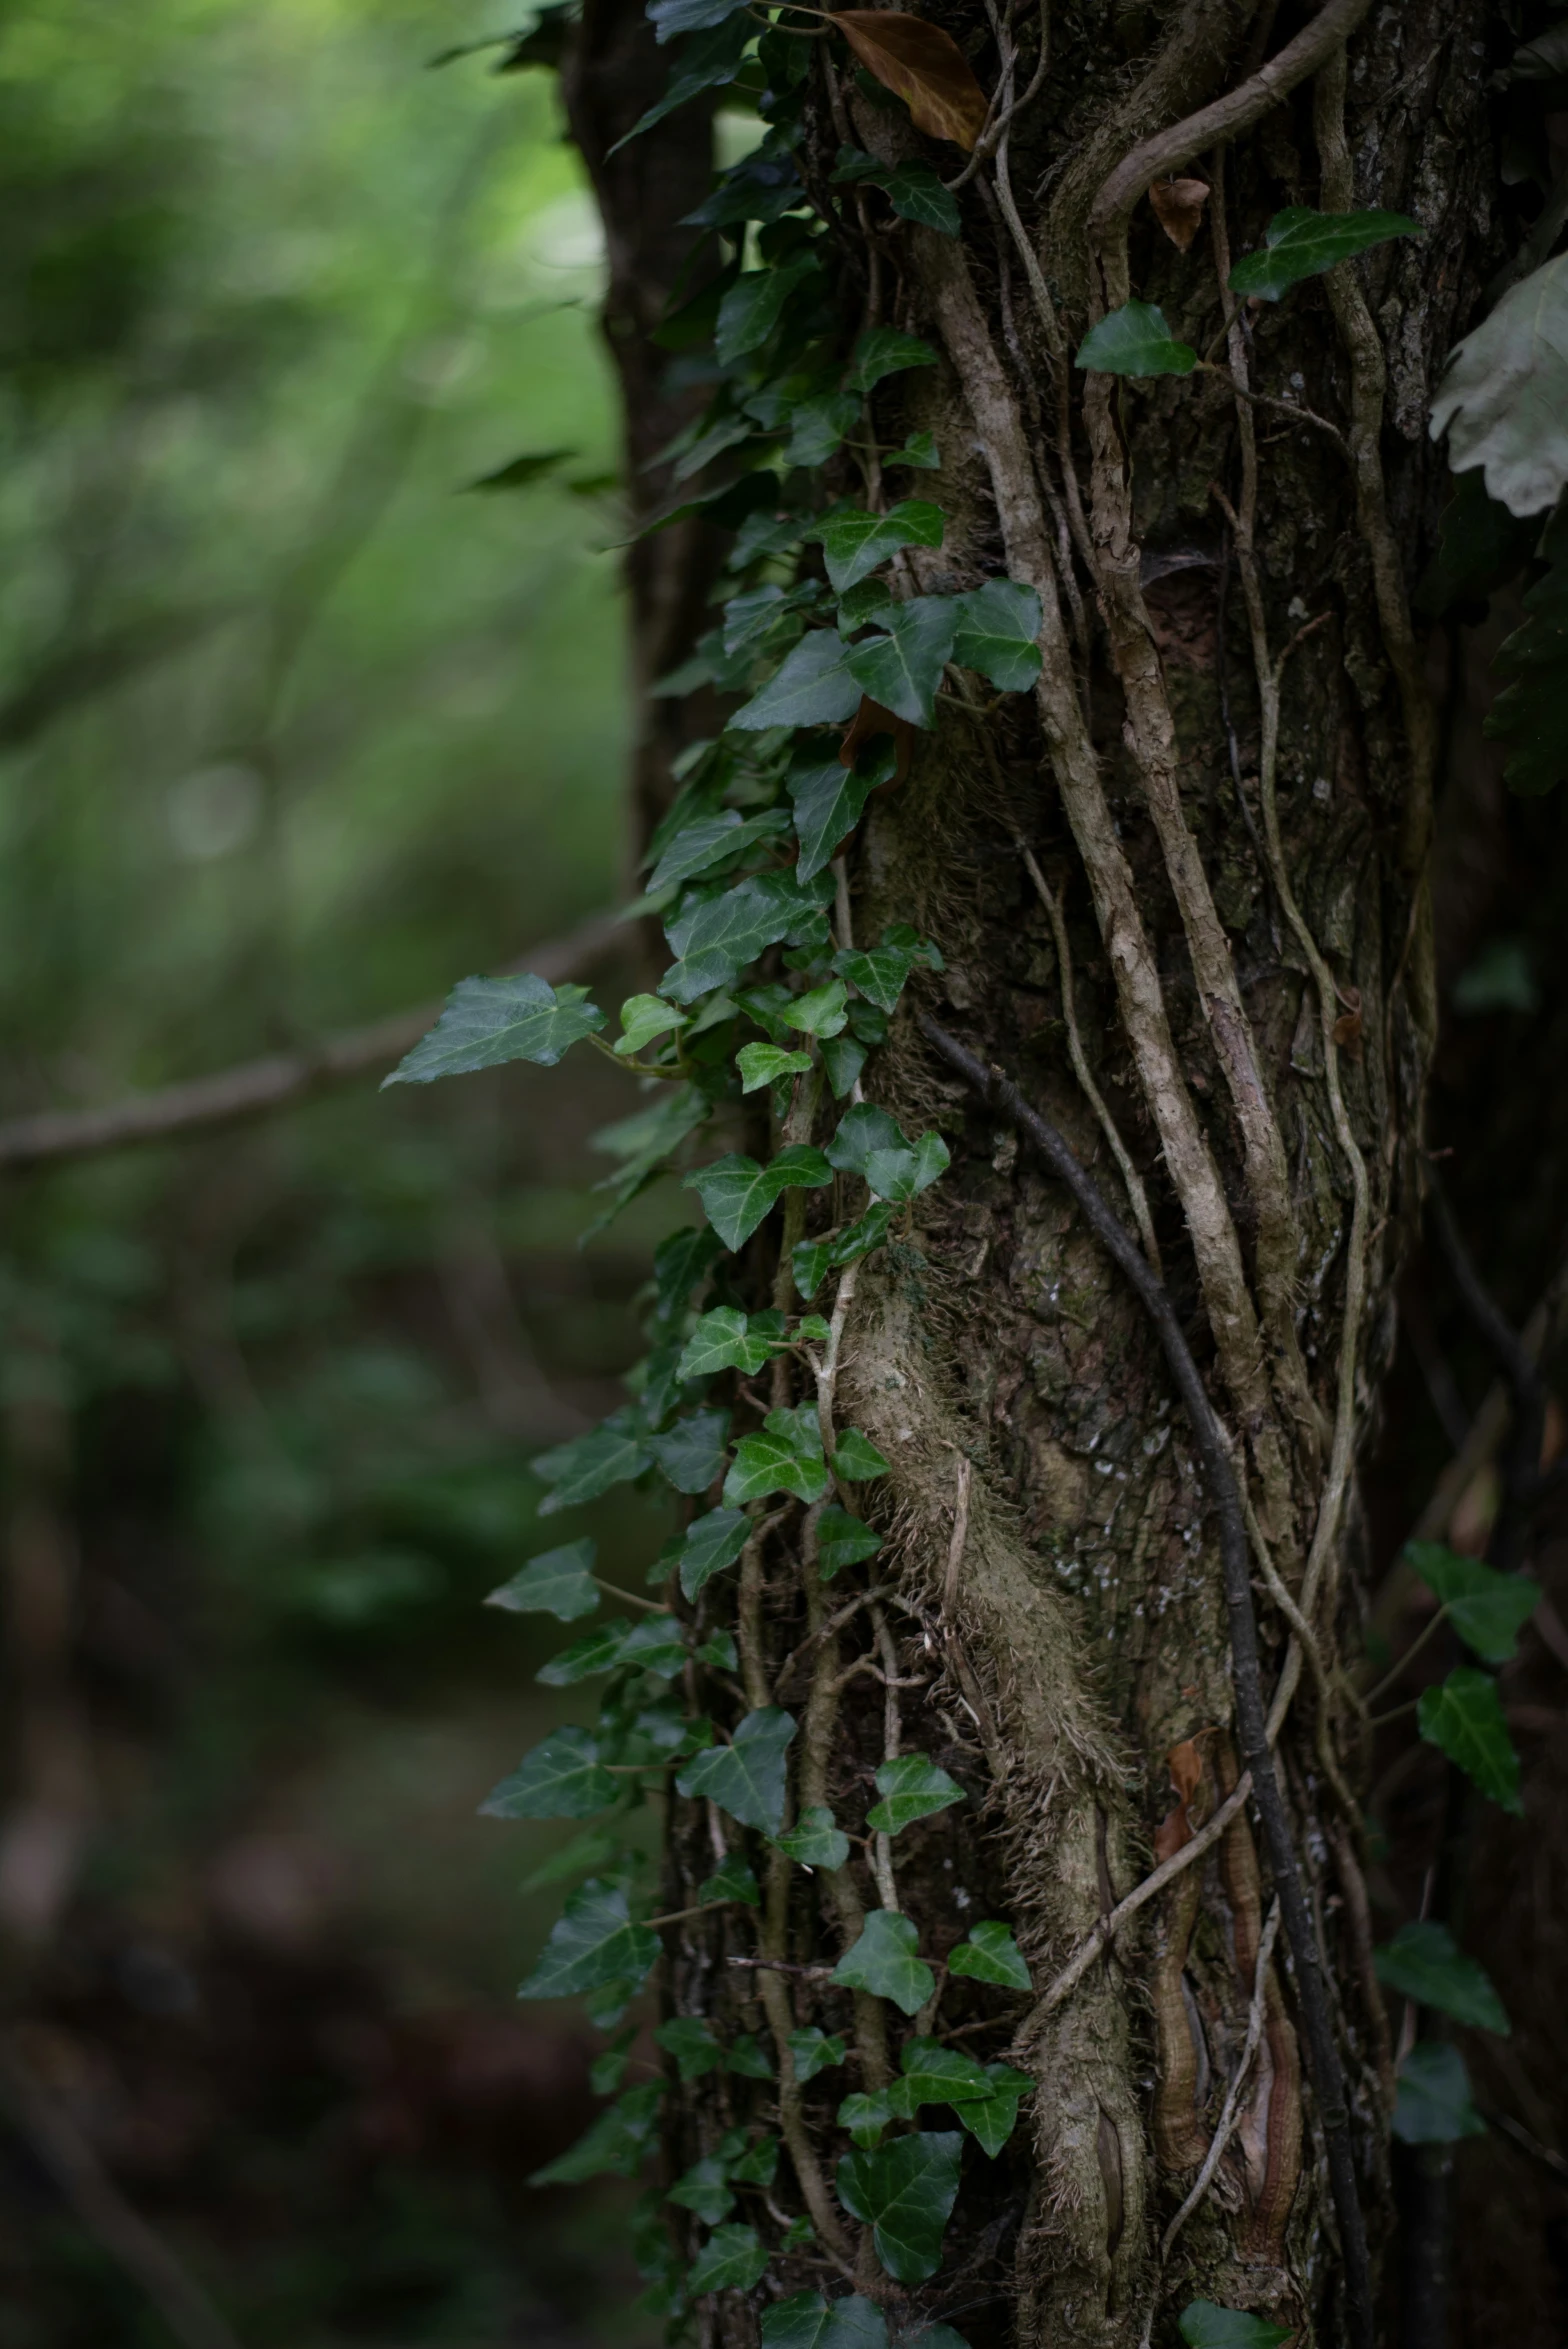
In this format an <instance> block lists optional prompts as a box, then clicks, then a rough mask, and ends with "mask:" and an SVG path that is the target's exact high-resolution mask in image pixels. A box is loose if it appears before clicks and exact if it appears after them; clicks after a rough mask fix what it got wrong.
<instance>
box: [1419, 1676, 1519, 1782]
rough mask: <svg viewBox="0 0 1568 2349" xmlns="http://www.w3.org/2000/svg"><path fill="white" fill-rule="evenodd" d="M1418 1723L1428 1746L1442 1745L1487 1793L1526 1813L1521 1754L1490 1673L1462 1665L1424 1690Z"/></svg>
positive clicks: (1449, 1755)
mask: <svg viewBox="0 0 1568 2349" xmlns="http://www.w3.org/2000/svg"><path fill="white" fill-rule="evenodd" d="M1416 1724H1417V1726H1418V1728H1419V1729H1420V1731H1421V1735H1422V1736H1423V1737H1424V1738H1425V1739H1426V1741H1427V1743H1428V1745H1435V1746H1440V1747H1441V1748H1442V1750H1443V1752H1444V1753H1445V1754H1447V1756H1448V1758H1449V1760H1450V1761H1451V1762H1457V1763H1458V1765H1459V1767H1460V1769H1461V1770H1463V1771H1465V1772H1466V1773H1467V1775H1468V1776H1469V1777H1471V1778H1473V1779H1474V1780H1475V1783H1476V1785H1477V1786H1478V1787H1479V1788H1480V1789H1481V1792H1482V1793H1483V1794H1484V1795H1487V1796H1489V1797H1490V1798H1491V1800H1492V1801H1493V1802H1494V1803H1498V1804H1500V1805H1501V1806H1502V1808H1503V1809H1504V1810H1505V1811H1512V1812H1513V1813H1514V1814H1515V1816H1516V1817H1519V1816H1522V1814H1523V1811H1524V1805H1523V1803H1522V1802H1521V1801H1520V1799H1519V1756H1518V1755H1517V1754H1516V1753H1515V1751H1514V1748H1513V1741H1512V1739H1511V1738H1510V1737H1509V1735H1508V1724H1507V1722H1506V1721H1505V1720H1504V1718H1503V1707H1502V1701H1501V1699H1500V1698H1499V1696H1498V1694H1497V1683H1496V1681H1495V1680H1493V1679H1492V1678H1491V1677H1490V1675H1489V1674H1487V1673H1485V1672H1477V1671H1476V1670H1475V1669H1474V1667H1473V1666H1472V1665H1468V1664H1461V1665H1459V1666H1457V1667H1456V1668H1455V1670H1454V1671H1452V1672H1450V1674H1449V1675H1448V1678H1447V1679H1446V1680H1445V1681H1443V1682H1441V1683H1440V1684H1439V1686H1437V1687H1436V1688H1426V1689H1423V1690H1422V1692H1421V1699H1420V1702H1419V1704H1418V1705H1417V1707H1416Z"/></svg>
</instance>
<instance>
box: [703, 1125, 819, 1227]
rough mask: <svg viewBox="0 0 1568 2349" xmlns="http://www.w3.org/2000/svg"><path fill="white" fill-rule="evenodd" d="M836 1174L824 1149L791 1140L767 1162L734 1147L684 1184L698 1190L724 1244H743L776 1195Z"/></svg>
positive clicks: (812, 1186)
mask: <svg viewBox="0 0 1568 2349" xmlns="http://www.w3.org/2000/svg"><path fill="white" fill-rule="evenodd" d="M832 1180H833V1169H832V1168H831V1167H830V1166H829V1164H828V1162H827V1160H826V1159H825V1158H824V1157H823V1155H822V1153H821V1151H820V1150H813V1149H812V1148H811V1147H810V1146H809V1145H808V1144H807V1143H804V1142H792V1143H790V1145H789V1146H788V1148H787V1149H784V1150H781V1151H780V1152H779V1154H778V1156H777V1157H776V1158H773V1159H770V1160H769V1162H768V1164H767V1165H766V1166H759V1165H758V1164H757V1161H756V1160H755V1159H754V1158H743V1157H741V1156H739V1155H738V1154H736V1153H734V1152H732V1153H731V1154H730V1156H729V1157H727V1158H716V1159H714V1161H713V1163H712V1164H711V1165H710V1166H703V1167H699V1168H698V1169H697V1172H696V1173H695V1174H689V1175H688V1176H687V1177H686V1181H685V1185H684V1188H685V1189H687V1190H688V1191H695V1192H696V1193H697V1195H698V1197H699V1198H700V1199H701V1201H702V1204H703V1207H704V1208H705V1210H706V1212H707V1217H708V1221H709V1223H711V1224H712V1226H713V1228H714V1230H715V1231H716V1232H717V1233H718V1235H719V1238H720V1239H721V1240H722V1241H723V1242H724V1245H725V1247H726V1248H730V1249H736V1248H743V1247H744V1246H745V1244H746V1242H747V1241H748V1240H749V1239H750V1238H751V1235H752V1233H753V1232H754V1231H755V1230H756V1229H757V1226H758V1225H759V1224H760V1223H761V1221H762V1219H763V1217H764V1216H765V1215H766V1214H767V1212H768V1210H769V1208H770V1207H772V1206H773V1204H774V1202H775V1200H777V1199H778V1198H780V1197H781V1196H782V1194H783V1193H784V1192H785V1191H787V1190H791V1189H796V1188H799V1187H802V1186H803V1187H804V1188H805V1189H807V1190H810V1191H819V1190H821V1189H822V1188H823V1186H824V1184H827V1183H830V1182H831V1181H832Z"/></svg>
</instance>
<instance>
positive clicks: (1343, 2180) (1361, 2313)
mask: <svg viewBox="0 0 1568 2349" xmlns="http://www.w3.org/2000/svg"><path fill="white" fill-rule="evenodd" d="M1332 4H1333V0H1330V5H1331V7H1332ZM917 1018H918V1021H919V1025H920V1029H921V1032H922V1034H923V1035H924V1036H925V1038H926V1040H927V1042H928V1043H929V1044H931V1045H932V1046H933V1048H934V1049H935V1050H936V1051H937V1052H938V1053H940V1054H941V1056H942V1058H943V1059H944V1060H945V1061H946V1062H947V1063H948V1065H949V1067H950V1068H953V1069H955V1070H957V1072H958V1073H959V1075H960V1076H962V1077H963V1079H964V1081H965V1082H966V1083H967V1084H968V1085H970V1086H971V1087H972V1088H973V1090H974V1091H975V1092H976V1093H978V1095H979V1096H980V1098H981V1099H982V1100H984V1101H987V1102H989V1103H990V1104H991V1106H992V1107H993V1108H996V1109H999V1110H1001V1111H1003V1112H1004V1113H1005V1114H1006V1115H1007V1116H1008V1117H1010V1118H1011V1119H1012V1121H1013V1123H1014V1124H1015V1125H1016V1126H1017V1127H1018V1128H1019V1130H1020V1131H1021V1132H1023V1133H1025V1134H1027V1135H1028V1136H1029V1138H1030V1140H1031V1141H1032V1142H1033V1143H1034V1145H1035V1147H1036V1149H1037V1150H1038V1151H1039V1152H1040V1154H1041V1156H1042V1157H1043V1158H1044V1159H1045V1161H1046V1163H1047V1164H1048V1165H1049V1166H1050V1167H1051V1169H1052V1170H1053V1172H1054V1173H1056V1174H1057V1175H1058V1176H1059V1177H1060V1179H1061V1180H1062V1181H1063V1182H1064V1183H1065V1184H1066V1185H1067V1188H1068V1189H1069V1190H1070V1191H1071V1192H1072V1194H1073V1197H1074V1198H1075V1199H1076V1200H1077V1202H1078V1206H1079V1208H1080V1210H1081V1212H1082V1213H1083V1216H1084V1218H1085V1220H1086V1221H1087V1222H1088V1224H1089V1226H1090V1228H1091V1229H1092V1230H1093V1231H1094V1233H1095V1235H1096V1237H1097V1238H1098V1239H1099V1240H1100V1241H1101V1243H1102V1245H1103V1246H1104V1247H1105V1248H1106V1250H1107V1251H1108V1253H1109V1254H1110V1255H1111V1257H1112V1258H1113V1259H1114V1261H1115V1262H1116V1263H1117V1264H1118V1265H1119V1266H1120V1268H1121V1270H1122V1272H1123V1273H1124V1274H1125V1275H1126V1277H1127V1279H1128V1280H1129V1281H1130V1282H1131V1284H1132V1286H1133V1288H1134V1289H1135V1290H1136V1291H1137V1293H1138V1296H1139V1298H1140V1300H1141V1302H1142V1304H1143V1306H1144V1308H1145V1310H1146V1312H1147V1313H1148V1315H1149V1318H1150V1320H1151V1321H1152V1322H1153V1324H1154V1327H1155V1330H1156V1332H1157V1333H1158V1335H1159V1339H1160V1343H1161V1345H1162V1346H1163V1348H1164V1351H1165V1359H1166V1362H1167V1364H1168V1365H1169V1368H1170V1372H1171V1376H1172V1379H1173V1380H1174V1382H1175V1385H1176V1388H1177V1392H1178V1393H1179V1394H1180V1396H1181V1399H1182V1403H1183V1405H1184V1407H1185V1409H1186V1412H1187V1416H1188V1419H1189V1421H1190V1423H1191V1427H1192V1433H1193V1440H1194V1443H1195V1444H1196V1446H1197V1450H1198V1453H1199V1456H1200V1458H1201V1460H1202V1463H1203V1469H1204V1476H1205V1480H1206V1482H1207V1484H1208V1487H1209V1491H1210V1493H1211V1494H1212V1496H1213V1500H1214V1507H1215V1513H1216V1515H1217V1516H1218V1518H1219V1535H1220V1561H1221V1566H1222V1570H1223V1575H1224V1585H1225V1607H1226V1614H1227V1617H1228V1619H1229V1626H1230V1651H1231V1680H1232V1686H1233V1688H1234V1691H1235V1699H1236V1726H1237V1729H1238V1731H1239V1733H1240V1745H1241V1754H1242V1761H1243V1765H1244V1767H1243V1778H1247V1777H1250V1779H1251V1782H1252V1789H1253V1795H1254V1799H1255V1801H1256V1803H1257V1807H1258V1814H1259V1817H1260V1818H1261V1820H1262V1822H1263V1832H1264V1835H1265V1838H1266V1839H1267V1843H1268V1850H1269V1861H1270V1864H1271V1866H1272V1868H1273V1871H1274V1884H1275V1889H1276V1891H1277V1893H1278V1896H1279V1901H1280V1906H1281V1909H1282V1911H1283V1915H1284V1921H1285V1935H1286V1939H1287V1940H1288V1942H1289V1944H1290V1951H1291V1957H1292V1959H1293V1961H1294V1965H1295V1974H1296V1995H1297V1998H1298V2000H1299V2002H1300V2010H1301V2019H1302V2024H1303V2036H1304V2038H1305V2040H1306V2045H1307V2053H1308V2058H1309V2062H1310V2065H1311V2070H1312V2078H1313V2085H1314V2087H1315V2089H1316V2091H1317V2098H1318V2108H1319V2119H1320V2122H1321V2125H1322V2130H1323V2137H1324V2144H1325V2149H1326V2152H1327V2155H1328V2169H1329V2180H1330V2185H1331V2188H1332V2192H1333V2197H1334V2207H1335V2211H1336V2213H1337V2215H1338V2218H1339V2228H1340V2238H1341V2247H1342V2251H1343V2257H1344V2264H1345V2297H1346V2315H1347V2319H1348V2323H1347V2332H1348V2334H1349V2337H1350V2339H1351V2341H1352V2342H1353V2343H1354V2344H1355V2345H1356V2349H1370V2345H1371V2341H1372V2283H1371V2266H1370V2262H1369V2259H1368V2254H1367V2240H1366V2227H1365V2222H1364V2220H1363V2218H1362V2212H1361V2203H1360V2199H1359V2196H1358V2193H1357V2189H1356V2173H1355V2163H1354V2158H1353V2155H1352V2152H1351V2145H1350V2116H1349V2112H1348V2110H1347V2108H1346V2102H1345V2082H1344V2073H1343V2070H1342V2067H1341V2065H1340V2060H1339V2050H1338V2047H1337V2046H1336V2044H1335V2041H1334V2030H1333V2023H1332V2020H1331V2018H1330V2013H1329V2003H1328V1997H1327V1993H1326V1991H1325V1989H1324V1985H1323V1970H1322V1969H1323V1960H1322V1957H1321V1954H1320V1952H1319V1949H1318V1940H1317V1934H1316V1932H1315V1931H1314V1928H1313V1923H1312V1917H1311V1912H1310V1911H1309V1909H1308V1906H1307V1898H1306V1891H1305V1888H1304V1886H1303V1884H1302V1878H1301V1867H1300V1863H1299V1862H1298V1860H1297V1858H1296V1852H1295V1845H1294V1842H1293V1840H1292V1836H1291V1831H1290V1820H1289V1816H1288V1814H1287V1812H1286V1809H1285V1800H1284V1796H1283V1794H1282V1793H1281V1790H1280V1784H1279V1779H1278V1776H1277V1774H1276V1772H1275V1768H1274V1756H1273V1753H1272V1751H1271V1749H1270V1746H1269V1740H1268V1723H1267V1719H1266V1717H1265V1714H1264V1707H1263V1682H1262V1673H1261V1669H1260V1666H1259V1662H1258V1627H1257V1622H1256V1620H1255V1618H1254V1615H1253V1610H1252V1580H1251V1573H1250V1568H1249V1549H1248V1542H1247V1529H1246V1521H1245V1518H1244V1516H1243V1513H1242V1506H1241V1494H1240V1491H1239V1489H1238V1486H1237V1481H1236V1475H1235V1471H1234V1470H1233V1469H1232V1467H1231V1462H1230V1454H1229V1452H1228V1450H1227V1448H1226V1444H1225V1438H1224V1434H1223V1432H1222V1430H1221V1428H1220V1424H1219V1421H1218V1419H1217V1417H1216V1416H1215V1412H1214V1407H1213V1405H1212V1404H1211V1402H1210V1401H1209V1397H1208V1391H1207V1389H1206V1388H1205V1386H1204V1384H1203V1380H1202V1377H1201V1375H1200V1373H1199V1370H1198V1366H1197V1364H1196V1362H1194V1360H1193V1358H1192V1352H1191V1349H1190V1347H1189V1346H1188V1344H1187V1340H1186V1336H1185V1334H1184V1332H1183V1330H1182V1326H1181V1323H1180V1321H1179V1320H1178V1319H1177V1316H1176V1311H1175V1308H1174V1307H1173V1306H1172V1304H1171V1301H1170V1298H1169V1296H1168V1295H1167V1294H1166V1291H1165V1288H1164V1286H1163V1285H1162V1283H1161V1282H1160V1281H1158V1280H1157V1279H1156V1278H1155V1275H1154V1273H1153V1272H1152V1270H1151V1269H1150V1267H1149V1265H1148V1264H1147V1263H1146V1262H1145V1260H1144V1257H1143V1255H1142V1253H1141V1252H1140V1250H1139V1248H1138V1246H1137V1244H1136V1242H1135V1241H1134V1239H1133V1237H1132V1235H1131V1233H1130V1232H1128V1231H1127V1230H1126V1229H1125V1228H1124V1227H1123V1225H1122V1224H1121V1223H1120V1222H1119V1221H1118V1219H1117V1217H1116V1216H1115V1215H1114V1214H1113V1213H1112V1211H1111V1209H1110V1208H1109V1207H1108V1206H1107V1205H1106V1203H1105V1200H1104V1198H1103V1197H1102V1196H1101V1193H1100V1190H1099V1188H1098V1186H1097V1184H1096V1183H1095V1182H1094V1180H1093V1178H1092V1177H1091V1176H1090V1175H1089V1174H1087V1173H1086V1172H1085V1170H1084V1169H1083V1167H1081V1166H1080V1165H1079V1163H1078V1160H1077V1159H1076V1158H1075V1157H1074V1155H1073V1153H1072V1151H1071V1150H1070V1149H1069V1147H1068V1145H1067V1143H1066V1142H1065V1141H1064V1140H1063V1138H1062V1136H1061V1135H1060V1134H1059V1133H1058V1132H1057V1130H1056V1128H1055V1127H1054V1126H1053V1125H1052V1124H1050V1122H1049V1121H1048V1120H1047V1119H1046V1118H1044V1117H1042V1116H1041V1115H1040V1113H1039V1111H1038V1110H1036V1109H1033V1108H1031V1106H1030V1104H1029V1103H1028V1102H1027V1101H1026V1100H1025V1099H1024V1097H1023V1095H1022V1094H1021V1093H1020V1092H1019V1090H1018V1087H1017V1086H1016V1085H1015V1084H1013V1083H1012V1082H1011V1081H1010V1079H1008V1078H1007V1077H1004V1076H1003V1075H1002V1074H1001V1072H1000V1071H999V1070H996V1069H990V1068H987V1067H986V1065H985V1063H984V1062H983V1061H981V1060H979V1059H977V1058H976V1056H975V1054H974V1053H973V1052H971V1051H970V1050H969V1048H968V1047H967V1045H964V1044H961V1043H960V1042H959V1041H958V1039H957V1037H956V1036H950V1035H949V1034H948V1033H947V1031H946V1029H945V1028H942V1027H941V1026H939V1024H938V1023H937V1022H936V1021H935V1020H934V1019H932V1018H931V1016H930V1015H929V1013H926V1012H920V1013H918V1014H917ZM1239 1790H1240V1788H1239V1783H1238V1792H1239ZM1222 1808H1223V1806H1222ZM1219 1815H1220V1814H1219V1812H1216V1813H1215V1817H1216V1818H1218V1817H1219ZM1209 1824H1210V1825H1211V1826H1212V1824H1213V1822H1212V1821H1210V1822H1209ZM1200 1832H1206V1830H1203V1831H1200ZM1196 1840H1197V1838H1196V1837H1195V1838H1194V1841H1196ZM1187 1848H1188V1850H1189V1851H1190V1849H1191V1846H1190V1845H1189V1846H1188V1847H1187ZM1175 1857H1176V1859H1178V1860H1179V1859H1181V1858H1182V1857H1183V1854H1182V1853H1180V1852H1178V1853H1177V1854H1176V1855H1175ZM1166 1864H1167V1866H1172V1865H1173V1863H1172V1862H1167V1863H1166ZM1159 1874H1160V1871H1159V1869H1156V1870H1155V1871H1154V1877H1155V1878H1157V1877H1158V1876H1159ZM1153 1885H1154V1878H1145V1880H1144V1885H1143V1886H1140V1887H1138V1893H1140V1894H1141V1895H1142V1897H1143V1898H1144V1899H1147V1898H1149V1897H1150V1891H1149V1889H1146V1888H1149V1887H1153ZM1135 1897H1136V1896H1135V1895H1134V1894H1129V1895H1128V1900H1132V1899H1133V1898H1135ZM1126 1908H1127V1902H1126V1901H1124V1902H1122V1903H1121V1904H1120V1910H1113V1911H1112V1918H1113V1919H1114V1918H1116V1917H1117V1916H1118V1915H1119V1914H1120V1913H1121V1911H1125V1910H1126ZM1106 1924H1107V1926H1108V1927H1109V1926H1110V1925H1111V1919H1107V1920H1106ZM1074 1962H1076V1961H1074ZM1083 1962H1084V1964H1087V1963H1088V1960H1087V1959H1085V1960H1084V1961H1083ZM1069 1987H1070V1985H1069ZM1057 1995H1059V1996H1065V1995H1066V1992H1065V1990H1063V1991H1061V1992H1060V1993H1057V1992H1056V1986H1055V1985H1054V1984H1053V1985H1052V1989H1051V1990H1050V1991H1048V1992H1047V1993H1046V2000H1047V2001H1050V2002H1053V2003H1054V1996H1057ZM1037 2011H1039V2010H1037ZM1045 2011H1046V2012H1049V2005H1048V2004H1047V2005H1046V2006H1045Z"/></svg>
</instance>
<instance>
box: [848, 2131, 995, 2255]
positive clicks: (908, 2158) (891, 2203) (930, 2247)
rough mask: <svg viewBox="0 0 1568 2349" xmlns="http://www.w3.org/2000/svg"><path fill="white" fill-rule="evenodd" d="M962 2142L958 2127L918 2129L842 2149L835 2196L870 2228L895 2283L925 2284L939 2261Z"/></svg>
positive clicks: (953, 2198)
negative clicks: (885, 2141)
mask: <svg viewBox="0 0 1568 2349" xmlns="http://www.w3.org/2000/svg"><path fill="white" fill-rule="evenodd" d="M963 2146H964V2140H963V2137H962V2136H961V2135H960V2133H959V2132H958V2131H957V2130H956V2129H952V2130H941V2131H936V2132H924V2131H922V2132H921V2133H920V2134H919V2135H917V2136H913V2137H895V2138H894V2140H893V2142H892V2143H891V2144H890V2145H879V2146H878V2147H877V2148H876V2149H875V2151H874V2152H856V2153H846V2154H845V2155H844V2158H843V2159H842V2161H841V2162H840V2163H839V2165H838V2198H839V2200H840V2202H842V2203H843V2205H844V2208H845V2209H846V2210H847V2211H848V2212H849V2214H850V2216H851V2217H852V2218H858V2219H860V2220H861V2221H863V2223H864V2224H865V2225H867V2226H869V2227H870V2228H871V2230H872V2240H873V2241H874V2243H875V2245H876V2252H877V2257H878V2258H879V2259H880V2260H881V2262H882V2265H883V2266H884V2267H885V2268H886V2270H887V2272H888V2274H889V2275H890V2276H892V2277H893V2278H894V2280H895V2282H897V2283H900V2284H923V2283H924V2282H925V2280H926V2277H927V2276H931V2275H935V2273H936V2271H937V2268H938V2267H939V2266H940V2264H941V2259H942V2234H943V2230H944V2229H945V2227H946V2225H947V2222H948V2219H949V2218H950V2217H951V2215H952V2209H953V2204H954V2203H955V2202H956V2200H957V2199H958V2172H959V2166H960V2163H961V2162H962V2159H963Z"/></svg>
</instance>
